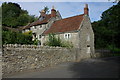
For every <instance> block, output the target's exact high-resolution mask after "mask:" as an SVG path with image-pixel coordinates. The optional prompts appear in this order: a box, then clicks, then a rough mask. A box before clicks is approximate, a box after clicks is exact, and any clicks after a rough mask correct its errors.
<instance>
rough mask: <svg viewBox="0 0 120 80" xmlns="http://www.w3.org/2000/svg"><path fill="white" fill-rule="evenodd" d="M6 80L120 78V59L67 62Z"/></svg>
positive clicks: (16, 75)
mask: <svg viewBox="0 0 120 80" xmlns="http://www.w3.org/2000/svg"><path fill="white" fill-rule="evenodd" d="M5 78H120V57H110V58H99V59H87V60H83V61H80V62H67V63H62V64H59V65H57V66H55V67H53V68H50V69H46V70H43V71H41V70H37V71H30V72H28V71H27V72H24V73H17V74H14V75H11V76H7V77H5Z"/></svg>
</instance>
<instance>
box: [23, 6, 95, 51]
mask: <svg viewBox="0 0 120 80" xmlns="http://www.w3.org/2000/svg"><path fill="white" fill-rule="evenodd" d="M40 13H41V15H40V18H39V20H37V21H35V22H33V23H31V24H29V25H27V26H25V27H24V28H23V32H27V31H29V30H31V31H32V33H33V40H34V39H35V38H37V39H38V40H40V42H41V46H44V43H45V42H46V41H47V40H48V34H50V33H54V34H55V35H56V36H59V37H60V39H61V40H64V41H69V42H70V43H71V44H73V46H74V47H75V48H79V49H80V50H81V52H82V53H94V32H93V29H92V26H91V21H90V18H89V9H88V4H85V8H84V13H83V14H81V15H76V16H72V17H68V18H64V19H62V17H61V15H60V13H59V11H56V10H55V9H54V8H52V9H51V14H45V11H44V10H42V11H41V12H40Z"/></svg>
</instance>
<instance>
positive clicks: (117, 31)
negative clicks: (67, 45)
mask: <svg viewBox="0 0 120 80" xmlns="http://www.w3.org/2000/svg"><path fill="white" fill-rule="evenodd" d="M119 19H120V2H118V3H117V5H114V6H112V7H111V8H109V9H108V10H106V11H104V12H103V13H102V16H101V20H99V21H97V22H93V23H92V26H93V30H94V33H95V47H96V48H109V47H108V46H111V45H114V46H115V47H116V48H120V20H119Z"/></svg>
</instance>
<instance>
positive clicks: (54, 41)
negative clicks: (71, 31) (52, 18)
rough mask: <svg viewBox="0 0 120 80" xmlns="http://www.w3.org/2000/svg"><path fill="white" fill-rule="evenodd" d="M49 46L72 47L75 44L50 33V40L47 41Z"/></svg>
mask: <svg viewBox="0 0 120 80" xmlns="http://www.w3.org/2000/svg"><path fill="white" fill-rule="evenodd" d="M46 45H48V46H59V47H67V48H72V47H73V45H72V44H70V42H68V41H62V40H61V39H60V38H59V37H56V36H55V34H53V33H52V34H49V38H48V41H47V42H46Z"/></svg>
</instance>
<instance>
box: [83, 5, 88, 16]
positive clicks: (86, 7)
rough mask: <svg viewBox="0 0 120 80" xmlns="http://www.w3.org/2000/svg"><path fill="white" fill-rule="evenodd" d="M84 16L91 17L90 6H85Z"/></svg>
mask: <svg viewBox="0 0 120 80" xmlns="http://www.w3.org/2000/svg"><path fill="white" fill-rule="evenodd" d="M84 15H89V9H88V4H85V8H84Z"/></svg>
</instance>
